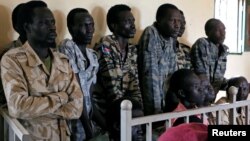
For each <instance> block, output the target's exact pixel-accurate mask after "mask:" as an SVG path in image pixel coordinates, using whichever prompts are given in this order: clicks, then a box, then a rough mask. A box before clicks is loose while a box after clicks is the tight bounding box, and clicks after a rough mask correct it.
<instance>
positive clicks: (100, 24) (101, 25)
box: [91, 7, 107, 48]
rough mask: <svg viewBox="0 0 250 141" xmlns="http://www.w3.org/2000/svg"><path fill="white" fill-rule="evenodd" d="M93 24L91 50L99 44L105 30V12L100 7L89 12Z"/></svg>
mask: <svg viewBox="0 0 250 141" xmlns="http://www.w3.org/2000/svg"><path fill="white" fill-rule="evenodd" d="M91 15H92V17H93V18H94V22H95V33H94V36H93V39H92V43H91V48H93V47H94V45H95V44H96V43H97V42H99V40H100V39H101V38H102V37H103V36H104V35H105V33H106V30H107V26H106V25H107V24H106V11H105V10H104V9H103V8H102V7H95V8H94V9H93V10H92V12H91Z"/></svg>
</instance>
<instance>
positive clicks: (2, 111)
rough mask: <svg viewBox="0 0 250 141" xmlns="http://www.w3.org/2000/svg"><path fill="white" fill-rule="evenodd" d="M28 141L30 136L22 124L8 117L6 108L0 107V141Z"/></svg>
mask: <svg viewBox="0 0 250 141" xmlns="http://www.w3.org/2000/svg"><path fill="white" fill-rule="evenodd" d="M30 140H31V138H30V134H29V133H28V131H27V130H26V129H25V128H24V127H23V126H22V124H21V123H20V122H19V121H18V120H17V119H15V118H12V117H10V116H9V115H8V111H7V108H1V107H0V141H30Z"/></svg>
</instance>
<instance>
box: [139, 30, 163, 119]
mask: <svg viewBox="0 0 250 141" xmlns="http://www.w3.org/2000/svg"><path fill="white" fill-rule="evenodd" d="M154 38H155V37H154V36H153V34H152V33H151V32H150V31H148V30H147V29H146V30H145V31H144V33H143V35H142V37H141V39H140V42H139V46H140V47H139V56H138V57H139V58H138V60H139V61H138V66H139V67H138V69H139V75H140V76H139V78H140V86H141V91H142V99H143V105H144V112H145V115H151V114H154V113H158V112H159V111H161V96H160V86H159V70H158V62H157V58H156V57H157V56H156V54H155V53H154V52H155V47H154V46H155V39H154Z"/></svg>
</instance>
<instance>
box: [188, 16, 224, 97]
mask: <svg viewBox="0 0 250 141" xmlns="http://www.w3.org/2000/svg"><path fill="white" fill-rule="evenodd" d="M205 31H206V35H207V38H199V39H198V40H197V41H196V42H195V43H194V45H193V46H192V48H191V63H192V66H193V68H194V71H195V73H196V74H198V75H204V76H206V77H207V79H208V80H209V81H210V83H211V84H212V86H213V88H214V91H215V94H217V93H218V92H219V90H221V89H224V90H225V86H226V79H225V77H224V74H225V71H226V63H227V55H228V47H227V46H226V45H224V44H223V42H224V39H225V36H226V32H225V26H224V24H223V23H222V22H221V21H220V20H218V19H209V20H208V21H207V22H206V24H205Z"/></svg>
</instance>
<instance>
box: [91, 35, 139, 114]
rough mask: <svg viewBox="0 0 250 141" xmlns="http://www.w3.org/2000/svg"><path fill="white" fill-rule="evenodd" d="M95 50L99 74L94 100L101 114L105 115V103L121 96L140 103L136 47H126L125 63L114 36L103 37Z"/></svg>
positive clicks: (130, 45)
mask: <svg viewBox="0 0 250 141" xmlns="http://www.w3.org/2000/svg"><path fill="white" fill-rule="evenodd" d="M95 49H96V51H97V52H98V56H99V57H98V58H99V72H98V76H97V87H96V89H95V90H94V91H96V92H95V94H94V99H95V101H96V103H97V107H98V108H99V109H102V110H101V112H102V113H105V105H106V106H107V103H106V104H105V102H108V103H110V102H112V101H114V100H116V99H119V98H121V97H123V96H127V97H131V98H133V99H135V100H137V101H139V102H140V103H142V99H141V91H140V88H139V80H138V71H137V62H136V60H137V49H136V46H134V45H132V44H129V45H128V50H127V57H126V59H125V61H123V60H122V57H121V52H120V47H119V43H118V41H117V39H116V37H115V36H114V35H109V36H105V37H103V38H102V39H101V42H100V43H99V44H98V45H97V46H96V47H95Z"/></svg>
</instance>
